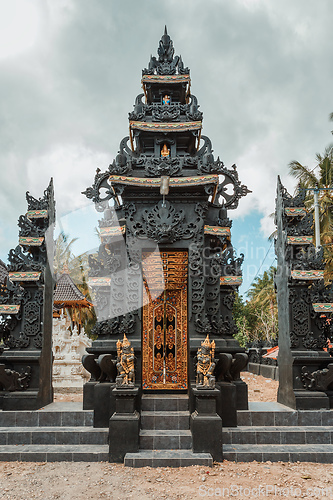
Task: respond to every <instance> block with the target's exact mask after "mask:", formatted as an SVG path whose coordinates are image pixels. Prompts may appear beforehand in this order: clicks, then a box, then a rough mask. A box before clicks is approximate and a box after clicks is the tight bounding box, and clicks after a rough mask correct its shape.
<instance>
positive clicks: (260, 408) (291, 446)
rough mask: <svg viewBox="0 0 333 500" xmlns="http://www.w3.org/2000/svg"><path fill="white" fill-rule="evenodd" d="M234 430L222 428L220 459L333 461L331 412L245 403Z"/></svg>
mask: <svg viewBox="0 0 333 500" xmlns="http://www.w3.org/2000/svg"><path fill="white" fill-rule="evenodd" d="M237 416H238V424H239V426H238V427H229V428H228V427H224V428H223V454H224V459H226V460H230V461H236V462H251V461H253V460H256V461H258V462H265V461H268V460H270V461H271V462H277V461H283V462H296V461H299V462H318V463H332V462H333V411H332V410H298V411H296V410H292V409H290V408H288V407H286V406H283V405H281V404H279V403H249V410H241V411H238V412H237Z"/></svg>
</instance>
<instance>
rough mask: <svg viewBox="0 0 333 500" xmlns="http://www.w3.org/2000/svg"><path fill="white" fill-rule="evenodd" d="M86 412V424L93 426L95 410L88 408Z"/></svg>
mask: <svg viewBox="0 0 333 500" xmlns="http://www.w3.org/2000/svg"><path fill="white" fill-rule="evenodd" d="M83 413H84V425H86V426H88V427H91V426H93V425H94V412H92V411H89V410H86V411H84V412H83Z"/></svg>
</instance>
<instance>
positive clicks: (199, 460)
mask: <svg viewBox="0 0 333 500" xmlns="http://www.w3.org/2000/svg"><path fill="white" fill-rule="evenodd" d="M124 464H125V466H127V467H146V466H148V467H186V466H191V465H204V466H205V467H212V465H213V459H212V456H211V454H210V453H193V452H192V451H190V450H140V451H139V452H138V453H126V455H125V462H124Z"/></svg>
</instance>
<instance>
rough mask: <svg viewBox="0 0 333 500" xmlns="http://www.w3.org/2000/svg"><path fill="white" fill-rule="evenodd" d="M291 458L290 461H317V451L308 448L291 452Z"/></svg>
mask: <svg viewBox="0 0 333 500" xmlns="http://www.w3.org/2000/svg"><path fill="white" fill-rule="evenodd" d="M289 460H290V462H316V461H317V453H311V452H308V451H306V450H304V451H295V452H290V454H289Z"/></svg>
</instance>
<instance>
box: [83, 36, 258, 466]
mask: <svg viewBox="0 0 333 500" xmlns="http://www.w3.org/2000/svg"><path fill="white" fill-rule="evenodd" d="M141 83H142V88H143V93H141V94H139V95H138V96H137V98H136V100H135V105H134V110H133V111H132V112H131V113H129V135H128V136H127V137H125V138H124V139H123V140H122V141H121V143H120V150H119V152H118V155H117V156H116V158H115V160H114V161H113V163H112V164H111V165H110V166H109V169H108V170H107V171H106V172H101V171H100V170H98V171H97V173H96V176H95V180H94V183H93V186H92V187H89V188H87V190H86V191H85V193H84V194H85V195H86V196H87V197H88V198H89V199H91V200H92V201H93V202H94V203H95V204H96V209H97V210H98V211H99V212H101V213H103V218H102V219H101V220H100V222H99V225H100V237H101V244H100V247H99V251H98V254H95V255H91V256H90V259H89V264H90V272H89V276H90V278H89V286H90V287H91V291H92V297H93V301H94V304H95V307H96V312H97V318H98V321H97V323H96V326H95V328H94V333H95V334H96V335H97V340H95V341H94V342H93V344H92V347H91V348H89V349H87V352H88V354H87V355H86V356H84V358H83V365H84V367H85V368H86V369H87V370H88V371H89V372H90V373H91V375H92V376H91V380H90V381H89V382H88V383H87V384H86V385H85V386H84V402H83V405H84V408H85V409H94V425H95V427H108V426H110V438H109V440H110V460H113V461H122V460H123V459H124V457H125V463H127V465H136V464H137V463H139V462H136V461H137V459H138V456H139V455H140V453H136V452H138V451H139V449H140V450H141V449H142V448H145V449H146V451H147V450H149V447H150V448H151V450H153V449H156V447H157V444H156V442H154V436H155V434H154V432H155V433H156V430H159V429H160V430H163V429H164V430H168V432H169V435H170V436H173V438H175V436H176V437H178V438H179V439H178V444H179V446H176V445H175V444H174V441H175V439H173V441H172V440H171V441H170V443H169V448H170V449H177V448H178V447H179V453H184V450H182V448H183V447H185V449H186V451H187V452H188V453H192V452H195V453H194V454H195V455H196V453H198V454H199V455H200V454H203V455H202V456H201V462H200V457H199V455H197V460H199V462H200V463H209V461H210V460H212V457H213V459H215V460H218V459H221V458H222V423H223V425H226V426H233V425H237V417H236V410H237V409H247V406H248V403H247V386H246V384H245V383H244V382H243V381H242V380H241V378H240V371H241V370H242V369H243V368H244V367H245V366H246V363H247V356H246V354H245V353H244V349H242V348H240V346H239V344H238V342H237V341H236V340H235V339H234V334H235V333H236V332H237V327H236V325H235V322H234V320H233V303H234V299H235V292H236V291H237V289H238V287H239V285H240V284H241V282H242V272H241V264H242V261H243V257H244V256H243V255H241V256H240V257H238V258H236V256H235V253H234V250H233V247H232V243H231V225H232V222H231V220H230V219H229V218H228V210H232V209H235V208H237V206H238V203H239V200H240V198H241V197H242V196H245V195H246V194H247V193H249V192H250V191H249V190H248V189H247V187H246V186H244V185H242V184H241V182H240V180H239V178H238V173H237V170H236V166H235V165H233V166H232V167H231V168H229V169H228V168H226V167H225V166H224V164H223V162H222V161H221V160H220V159H219V158H217V159H215V158H214V156H213V150H212V144H211V141H210V140H209V138H208V137H206V136H205V135H203V134H202V120H203V114H202V112H201V111H200V110H199V104H198V100H197V98H196V97H195V96H194V95H193V94H192V93H191V79H190V70H189V69H188V68H187V67H185V66H184V63H183V61H182V58H181V57H180V56H175V55H174V48H173V42H172V40H171V39H170V36H169V35H168V33H167V30H166V29H165V32H164V34H163V36H162V38H161V40H160V42H159V47H158V57H151V59H150V62H149V65H148V68H146V69H144V70H143V72H142V80H141ZM120 344H122V346H123V347H122V348H120ZM117 346H118V349H117ZM125 347H126V352H127V353H128V354H126V352H125V351H123V350H124V349H125ZM121 349H123V350H121ZM126 356H127V357H126ZM126 370H128V373H131V375H128V376H127V371H126ZM131 370H132V371H131ZM120 374H122V376H120ZM126 381H127V382H126ZM129 381H130V382H129ZM156 411H159V416H160V418H157V417H156V415H155V417H156V418H155V424H154V425H155V427H154V428H153V429H152V428H151V422H152V417H153V416H154V412H156ZM186 411H187V412H190V413H191V418H190V419H189V415H190V413H187V415H188V416H187V417H186V415H185V414H186ZM183 417H184V422H183V420H182V418H183ZM186 418H187V420H186ZM186 422H187V423H186ZM181 429H182V430H183V431H184V432H185V431H186V430H187V429H188V430H187V432H188V433H190V434H189V435H188V436H187V438H188V441H187V442H186V446H185V445H184V446H183V445H182V444H181V443H182V440H181V439H180V437H179V432H180V430H181ZM170 433H171V434H170ZM172 433H173V434H172ZM177 433H178V434H177ZM147 436H148V437H149V438H151V439H150V441H149V442H150V443H151V444H150V445H149V444H147V442H146V441H145V439H146V438H147ZM172 443H173V444H172ZM183 444H184V443H183ZM164 448H166V449H168V443H167V442H165V443H164ZM189 448H190V449H191V451H189ZM147 453H148V451H147ZM180 456H183V455H180ZM209 457H210V458H209ZM192 458H193V457H192ZM184 460H185V458H184ZM199 462H197V463H199Z"/></svg>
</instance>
